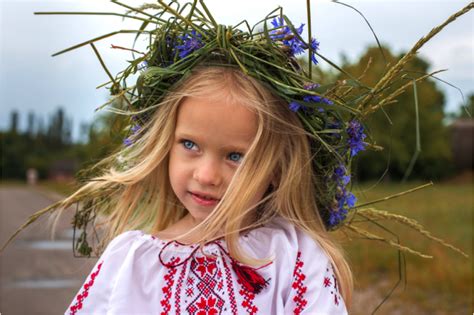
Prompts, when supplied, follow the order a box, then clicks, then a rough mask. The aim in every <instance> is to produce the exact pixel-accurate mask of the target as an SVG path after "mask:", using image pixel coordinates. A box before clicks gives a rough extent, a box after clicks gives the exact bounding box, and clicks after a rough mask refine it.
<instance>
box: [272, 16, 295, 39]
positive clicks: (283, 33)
mask: <svg viewBox="0 0 474 315" xmlns="http://www.w3.org/2000/svg"><path fill="white" fill-rule="evenodd" d="M271 23H272V25H273V28H278V29H277V30H273V31H271V32H270V38H271V39H273V40H280V39H284V38H285V37H290V36H291V35H293V33H292V32H291V29H290V28H289V27H288V26H285V25H284V24H285V21H284V20H283V18H281V17H280V18H274V19H273V20H272V22H271Z"/></svg>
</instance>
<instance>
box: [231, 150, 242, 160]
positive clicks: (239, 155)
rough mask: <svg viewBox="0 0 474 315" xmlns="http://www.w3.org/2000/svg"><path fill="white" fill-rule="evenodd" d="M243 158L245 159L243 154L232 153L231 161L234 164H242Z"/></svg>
mask: <svg viewBox="0 0 474 315" xmlns="http://www.w3.org/2000/svg"><path fill="white" fill-rule="evenodd" d="M242 158H243V156H242V153H239V152H232V153H231V154H229V159H230V160H231V161H232V162H240V160H241V159H242Z"/></svg>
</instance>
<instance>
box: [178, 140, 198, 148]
mask: <svg viewBox="0 0 474 315" xmlns="http://www.w3.org/2000/svg"><path fill="white" fill-rule="evenodd" d="M181 143H182V144H183V146H184V147H185V148H186V149H188V150H192V149H193V147H194V146H195V144H194V142H192V141H190V140H181Z"/></svg>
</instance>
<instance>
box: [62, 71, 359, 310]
mask: <svg viewBox="0 0 474 315" xmlns="http://www.w3.org/2000/svg"><path fill="white" fill-rule="evenodd" d="M223 91H225V94H224V95H225V97H227V98H228V100H229V101H230V102H235V103H238V104H241V105H243V106H246V107H248V108H249V109H250V110H252V111H253V112H255V114H256V116H257V120H258V127H257V133H256V136H255V139H254V141H253V143H252V144H251V146H250V148H249V150H248V152H247V153H246V155H245V158H244V160H243V162H242V164H241V165H240V166H239V168H238V170H237V171H236V173H235V175H234V177H233V179H232V181H231V183H230V184H229V187H228V189H227V191H226V192H225V194H224V196H223V197H222V199H221V201H220V203H219V204H218V205H217V206H216V208H215V209H214V211H213V212H212V214H211V215H209V216H208V217H207V218H206V219H205V220H204V221H203V222H202V223H201V224H200V228H202V231H203V233H202V235H201V240H200V243H201V244H204V243H205V242H206V241H210V240H212V239H215V238H217V237H218V236H221V235H219V234H220V233H222V232H221V229H222V227H224V228H223V230H224V237H225V240H226V243H227V246H228V249H229V252H230V254H231V255H232V257H233V258H234V259H237V260H238V261H241V262H243V263H246V264H250V265H258V264H260V263H261V260H258V259H253V258H251V257H247V256H246V255H245V254H244V253H243V252H242V250H241V248H240V247H239V244H238V238H239V235H240V232H241V231H243V230H245V229H251V228H255V227H256V226H259V225H262V224H264V223H266V222H268V221H269V220H270V219H271V218H273V217H274V216H276V215H279V216H281V217H283V218H285V219H287V220H288V221H290V222H292V223H293V224H294V225H295V226H296V227H298V228H300V229H301V230H303V231H304V232H306V233H307V234H309V235H310V236H311V237H312V238H313V239H314V241H315V242H317V243H318V244H319V245H320V246H321V248H322V249H323V250H324V251H325V252H326V254H327V256H328V257H329V259H330V261H331V263H332V264H333V266H334V269H335V273H336V277H337V279H338V281H339V285H340V289H341V294H342V296H343V298H344V300H345V302H346V305H347V306H348V307H349V306H350V303H351V294H352V287H353V280H352V273H351V270H350V268H349V265H348V263H347V262H346V260H345V258H344V255H343V252H342V250H341V248H340V247H339V246H338V245H337V244H336V243H335V242H334V241H333V240H332V239H331V237H330V235H329V233H328V231H326V229H325V227H324V224H323V221H322V219H321V217H320V215H319V212H318V207H317V204H316V200H317V199H316V198H317V197H318V196H317V195H318V192H317V188H316V187H317V185H316V180H317V179H316V178H315V176H314V172H313V170H312V159H313V156H312V153H311V148H310V141H309V139H310V138H311V137H312V136H311V135H310V134H309V133H307V132H306V131H305V130H304V128H303V126H302V124H301V122H300V120H299V118H298V117H297V115H296V114H295V113H294V112H292V111H291V110H289V108H288V104H286V102H285V101H283V100H281V99H279V98H277V97H276V96H275V95H274V94H273V93H272V92H271V89H269V88H268V87H265V86H264V85H263V84H262V83H260V82H258V81H257V80H255V79H253V78H251V77H249V76H247V75H245V74H244V73H242V72H241V71H240V70H239V69H237V68H234V67H230V66H199V67H196V68H194V70H193V71H192V74H191V75H189V76H187V77H185V78H183V79H182V80H181V81H180V82H178V83H177V84H176V87H175V88H174V90H173V91H170V92H168V93H167V95H166V96H165V98H164V99H163V101H162V102H161V103H160V104H157V105H158V106H157V107H156V110H155V113H154V115H153V117H152V119H151V120H150V122H149V123H148V124H147V125H146V126H145V127H144V128H142V130H143V131H142V132H141V133H140V134H139V135H138V137H137V139H136V140H135V141H136V142H135V143H134V144H133V145H132V146H131V147H129V148H127V149H125V151H124V152H121V153H117V154H116V155H113V156H111V157H109V158H108V159H106V160H105V161H104V162H102V163H101V165H110V164H114V163H115V164H116V165H117V166H114V167H109V168H108V169H105V172H104V174H103V175H101V176H99V177H97V178H95V179H93V180H91V181H90V182H88V183H87V184H86V185H84V186H83V187H82V188H81V189H79V191H78V192H76V193H75V194H73V195H72V196H71V197H69V198H68V199H66V200H65V202H64V205H70V204H72V203H73V202H75V201H77V198H75V196H76V197H77V196H79V195H83V194H84V193H86V192H93V191H96V190H97V189H99V190H102V191H103V192H106V193H108V197H107V202H104V203H102V204H98V207H100V211H101V212H104V213H107V214H108V216H107V225H106V226H105V231H104V232H105V235H104V237H103V243H104V244H107V243H108V242H109V241H110V240H112V239H113V238H114V237H115V236H117V235H119V234H121V233H123V232H125V231H128V230H134V229H141V230H143V231H145V232H148V233H156V232H158V231H161V230H163V229H165V228H167V227H168V226H170V225H171V224H173V223H175V222H177V221H178V220H180V219H181V218H183V217H184V216H185V215H186V214H187V211H186V209H184V207H183V206H182V205H181V204H180V203H179V201H178V199H177V197H176V196H175V195H174V193H173V191H172V189H171V185H170V183H169V178H168V156H169V152H170V149H171V145H172V140H173V137H174V130H175V125H176V117H177V112H178V107H179V105H180V103H181V102H182V101H183V99H184V98H185V97H189V96H197V95H203V94H205V95H212V94H213V93H222V92H223ZM119 156H120V157H121V158H122V159H124V160H125V161H126V163H128V167H127V168H125V169H120V168H119V165H120V164H117V163H116V160H117V158H118V157H119ZM122 163H123V162H122ZM270 181H271V182H272V185H271V186H270V187H269V189H268V190H267V191H266V193H265V195H264V197H263V198H262V200H260V201H259V202H258V203H257V204H252V199H253V198H254V196H255V195H256V194H258V193H259V192H261V190H262V187H266V186H268V184H269V182H270ZM100 201H101V200H96V202H100ZM256 214H258V215H256ZM249 218H253V220H252V222H253V224H251V225H247V226H245V225H246V224H245V222H248V221H249V220H248V219H249Z"/></svg>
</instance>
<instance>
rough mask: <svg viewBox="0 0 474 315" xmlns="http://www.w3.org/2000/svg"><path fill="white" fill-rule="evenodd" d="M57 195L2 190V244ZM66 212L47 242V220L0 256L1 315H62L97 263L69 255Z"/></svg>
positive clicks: (68, 216)
mask: <svg viewBox="0 0 474 315" xmlns="http://www.w3.org/2000/svg"><path fill="white" fill-rule="evenodd" d="M58 198H59V196H58V195H55V194H53V193H51V192H47V191H43V190H40V189H37V188H31V187H27V186H16V187H0V244H1V245H3V244H4V243H5V241H6V240H7V239H8V237H9V236H10V235H11V234H12V233H13V232H14V231H15V230H16V229H17V227H18V226H20V225H21V224H22V223H23V222H24V221H25V220H26V219H27V218H28V216H29V215H31V214H32V213H34V212H36V211H37V210H39V209H42V208H44V207H46V206H48V205H50V204H52V203H53V202H54V201H56V200H58ZM72 214H73V211H68V212H64V215H63V217H62V218H61V220H60V221H59V223H58V226H57V236H56V241H55V242H52V241H51V233H50V230H51V228H49V226H48V219H47V218H42V219H39V220H38V221H37V222H36V223H34V224H33V225H32V226H31V227H29V228H27V229H26V230H24V231H23V232H22V233H20V235H19V236H18V237H17V239H16V240H15V241H14V242H13V243H11V244H10V245H9V247H7V249H6V250H5V251H4V252H3V253H2V254H1V255H0V282H1V283H0V313H1V314H2V315H16V314H39V315H41V314H48V315H50V314H63V313H64V312H65V310H66V309H67V307H68V305H69V304H70V302H71V301H72V299H73V298H74V297H75V294H76V293H77V291H78V290H79V289H80V287H81V286H82V284H83V282H84V280H85V278H86V277H87V275H88V274H89V272H90V271H91V269H92V267H93V265H94V264H95V262H96V260H95V259H86V258H75V257H74V256H73V253H72V239H71V237H72V235H71V225H70V222H71V217H72Z"/></svg>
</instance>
